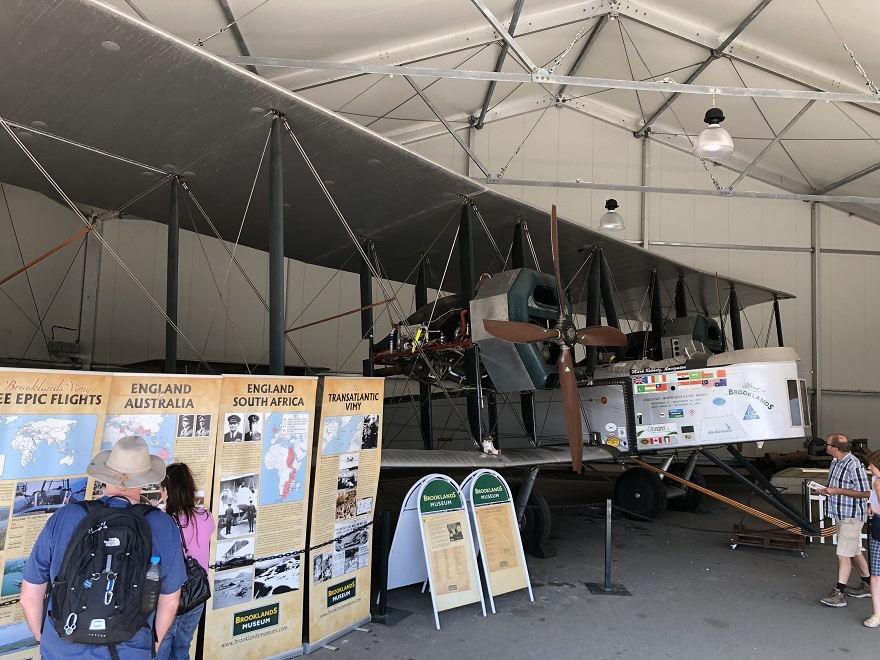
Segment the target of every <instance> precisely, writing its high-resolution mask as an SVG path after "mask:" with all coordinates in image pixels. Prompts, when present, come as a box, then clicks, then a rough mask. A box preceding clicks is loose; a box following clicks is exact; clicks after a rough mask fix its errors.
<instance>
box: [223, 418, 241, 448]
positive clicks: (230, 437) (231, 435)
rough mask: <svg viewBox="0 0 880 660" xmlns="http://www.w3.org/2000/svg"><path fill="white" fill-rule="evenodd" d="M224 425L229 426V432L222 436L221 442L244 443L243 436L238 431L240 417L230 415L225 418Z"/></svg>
mask: <svg viewBox="0 0 880 660" xmlns="http://www.w3.org/2000/svg"><path fill="white" fill-rule="evenodd" d="M226 423H227V424H228V425H229V431H227V432H226V433H224V434H223V442H244V435H243V434H242V432H241V431H239V430H238V425H239V424H241V417H239V416H238V415H230V416H229V417H227V418H226Z"/></svg>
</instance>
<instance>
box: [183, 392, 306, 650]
mask: <svg viewBox="0 0 880 660" xmlns="http://www.w3.org/2000/svg"><path fill="white" fill-rule="evenodd" d="M316 391H317V378H307V377H278V376H256V375H253V376H251V375H242V376H224V378H223V384H222V387H221V391H220V397H219V406H218V410H219V413H218V414H217V417H216V419H214V420H211V421H212V423H213V424H214V426H215V427H216V451H217V460H216V463H217V470H216V471H215V476H214V489H213V494H212V502H211V507H212V510H213V511H214V512H215V513H216V515H217V533H216V534H215V535H214V538H213V539H212V553H213V555H212V556H213V558H214V568H212V570H211V571H210V572H209V575H210V577H211V580H212V581H213V584H214V588H215V592H214V593H215V596H214V598H215V602H214V603H213V605H212V607H211V609H210V610H209V611H207V613H206V634H205V642H204V647H205V651H204V655H205V657H211V658H230V659H232V658H234V659H235V660H238V659H240V658H242V657H255V658H256V657H269V656H274V655H278V654H280V653H284V652H291V651H295V650H297V649H299V648H300V647H301V646H302V620H303V590H302V585H303V583H304V581H306V580H307V579H308V576H304V575H303V570H304V568H303V558H304V552H305V547H306V523H307V517H308V499H309V497H308V495H309V481H310V474H309V471H310V466H311V460H310V451H311V447H312V438H313V432H314V424H315V393H316ZM196 424H197V425H198V420H196Z"/></svg>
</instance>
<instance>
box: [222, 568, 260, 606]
mask: <svg viewBox="0 0 880 660" xmlns="http://www.w3.org/2000/svg"><path fill="white" fill-rule="evenodd" d="M253 583H254V568H253V566H249V567H247V568H242V569H240V570H231V571H217V572H216V573H214V589H213V594H214V598H213V600H214V604H213V609H215V610H219V609H222V608H224V607H232V606H233V605H241V604H242V603H248V602H250V600H251V598H252V596H253Z"/></svg>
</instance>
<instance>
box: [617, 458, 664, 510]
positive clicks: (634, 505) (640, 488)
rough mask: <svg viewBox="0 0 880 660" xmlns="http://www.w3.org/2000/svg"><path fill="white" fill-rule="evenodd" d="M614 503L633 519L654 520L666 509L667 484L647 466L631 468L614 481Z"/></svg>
mask: <svg viewBox="0 0 880 660" xmlns="http://www.w3.org/2000/svg"><path fill="white" fill-rule="evenodd" d="M614 504H615V505H617V506H618V507H620V510H621V513H622V514H623V515H624V516H626V517H627V518H630V519H631V520H654V519H655V518H656V517H657V516H659V515H660V514H661V513H663V512H664V511H665V510H666V484H664V483H663V480H662V479H660V477H659V476H658V475H657V474H656V473H654V472H651V471H650V470H646V469H645V468H629V469H628V470H625V471H624V472H623V474H621V475H620V476H619V477H618V478H617V481H616V482H615V483H614Z"/></svg>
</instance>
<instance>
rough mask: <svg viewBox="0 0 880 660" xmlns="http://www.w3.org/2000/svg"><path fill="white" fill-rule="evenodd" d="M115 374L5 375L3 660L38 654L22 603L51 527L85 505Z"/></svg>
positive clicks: (0, 480) (0, 536) (1, 423)
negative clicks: (28, 574)
mask: <svg viewBox="0 0 880 660" xmlns="http://www.w3.org/2000/svg"><path fill="white" fill-rule="evenodd" d="M110 383H111V376H110V374H97V373H88V372H81V371H70V372H68V371H57V370H52V371H42V370H27V371H13V370H7V369H0V559H2V566H3V583H2V589H0V656H3V658H4V660H7V658H8V659H10V660H12V659H16V660H17V659H19V658H32V657H36V656H37V655H39V651H38V650H37V649H36V641H35V640H34V637H33V635H31V632H30V630H29V629H28V627H27V624H26V623H25V621H24V613H23V611H22V609H21V605H19V604H18V601H19V597H20V594H21V583H22V571H23V570H24V564H25V561H26V560H27V558H28V556H29V555H30V553H31V549H32V548H33V545H34V542H35V541H36V539H37V536H38V535H39V533H40V531H41V530H42V529H43V526H44V525H45V524H46V520H48V519H49V516H51V515H52V513H54V512H55V511H57V510H58V509H60V508H61V507H63V506H67V505H69V504H72V503H74V502H78V501H81V500H84V499H87V498H86V494H87V493H88V492H89V490H88V488H87V486H88V479H87V477H86V468H87V467H88V465H89V462H90V461H91V459H92V456H93V455H94V454H95V452H96V451H97V447H96V445H97V440H96V438H97V437H98V435H99V431H100V430H101V429H102V428H103V425H104V410H105V407H106V405H107V399H108V395H109V393H110Z"/></svg>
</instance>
